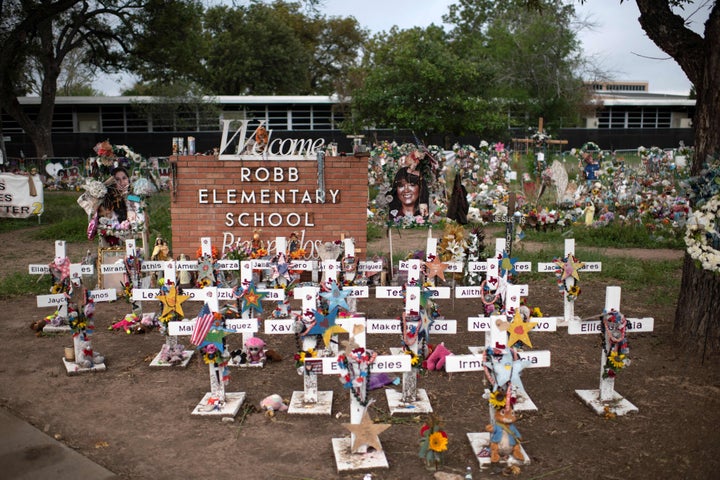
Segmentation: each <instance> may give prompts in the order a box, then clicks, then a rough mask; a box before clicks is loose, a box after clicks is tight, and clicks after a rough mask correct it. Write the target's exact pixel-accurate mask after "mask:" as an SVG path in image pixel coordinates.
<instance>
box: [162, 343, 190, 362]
mask: <svg viewBox="0 0 720 480" xmlns="http://www.w3.org/2000/svg"><path fill="white" fill-rule="evenodd" d="M184 359H185V346H184V345H181V344H179V343H177V344H175V345H174V346H172V347H171V346H170V345H168V344H167V343H165V344H163V346H162V348H161V349H160V361H163V362H166V363H169V364H171V365H175V364H178V363H182V361H183V360H184Z"/></svg>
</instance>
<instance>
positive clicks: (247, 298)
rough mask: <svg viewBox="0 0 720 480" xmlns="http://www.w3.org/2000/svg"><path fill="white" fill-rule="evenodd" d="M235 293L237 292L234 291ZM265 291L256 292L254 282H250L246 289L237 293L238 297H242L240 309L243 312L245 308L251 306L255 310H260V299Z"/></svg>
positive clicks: (264, 294) (261, 309)
mask: <svg viewBox="0 0 720 480" xmlns="http://www.w3.org/2000/svg"><path fill="white" fill-rule="evenodd" d="M236 294H237V292H236ZM266 295H267V293H265V292H258V291H257V290H256V287H255V283H253V282H250V285H248V287H247V289H246V290H245V291H244V292H243V293H242V294H241V295H239V297H240V298H242V301H243V302H242V311H243V313H244V312H246V311H247V310H249V309H251V308H253V309H255V310H257V311H258V312H262V311H263V308H262V303H261V302H262V299H263V298H265V296H266Z"/></svg>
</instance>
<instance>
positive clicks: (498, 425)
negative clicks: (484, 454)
mask: <svg viewBox="0 0 720 480" xmlns="http://www.w3.org/2000/svg"><path fill="white" fill-rule="evenodd" d="M516 420H517V418H516V417H515V413H514V412H513V411H512V410H509V409H508V410H506V409H503V410H498V411H497V412H495V424H494V425H488V426H487V427H485V430H486V431H488V432H490V461H491V462H492V463H497V462H499V461H500V457H501V456H502V457H507V456H508V455H510V454H512V456H513V457H514V458H516V459H517V460H524V459H525V457H524V456H523V452H522V449H521V448H520V442H521V441H522V437H521V436H520V432H519V431H518V429H517V427H516V426H515V421H516Z"/></svg>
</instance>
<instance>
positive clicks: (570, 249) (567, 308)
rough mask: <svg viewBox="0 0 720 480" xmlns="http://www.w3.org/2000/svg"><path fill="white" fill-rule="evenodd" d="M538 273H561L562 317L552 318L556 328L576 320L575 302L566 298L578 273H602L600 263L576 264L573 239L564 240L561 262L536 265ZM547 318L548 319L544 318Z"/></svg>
mask: <svg viewBox="0 0 720 480" xmlns="http://www.w3.org/2000/svg"><path fill="white" fill-rule="evenodd" d="M537 268H538V272H541V273H555V274H556V275H557V274H558V270H559V269H562V270H563V271H562V272H560V273H559V274H560V275H561V276H562V278H561V280H560V282H561V283H560V285H562V286H563V287H564V292H563V316H562V317H553V318H555V319H556V320H557V323H558V326H560V327H566V326H567V325H568V323H569V322H570V321H571V320H577V319H578V318H577V317H576V316H575V301H574V299H572V297H568V293H569V291H570V290H571V289H572V287H574V286H575V285H576V284H577V282H576V280H577V278H578V277H577V274H578V272H583V273H591V272H600V271H602V263H601V262H576V261H575V239H573V238H567V239H565V256H564V257H563V259H561V260H555V261H554V262H551V263H538V266H537ZM545 318H549V317H545Z"/></svg>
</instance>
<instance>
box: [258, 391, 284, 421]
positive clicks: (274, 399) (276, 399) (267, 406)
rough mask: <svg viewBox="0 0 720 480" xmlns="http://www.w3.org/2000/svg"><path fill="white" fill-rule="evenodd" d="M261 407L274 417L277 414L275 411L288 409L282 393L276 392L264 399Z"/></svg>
mask: <svg viewBox="0 0 720 480" xmlns="http://www.w3.org/2000/svg"><path fill="white" fill-rule="evenodd" d="M260 408H261V409H263V410H264V411H265V413H267V414H268V416H270V417H273V416H275V412H285V411H287V409H288V406H287V405H285V402H284V401H283V399H282V397H281V396H280V395H278V394H277V393H274V394H272V395H269V396H267V397H265V398H263V399H262V401H261V402H260Z"/></svg>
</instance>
